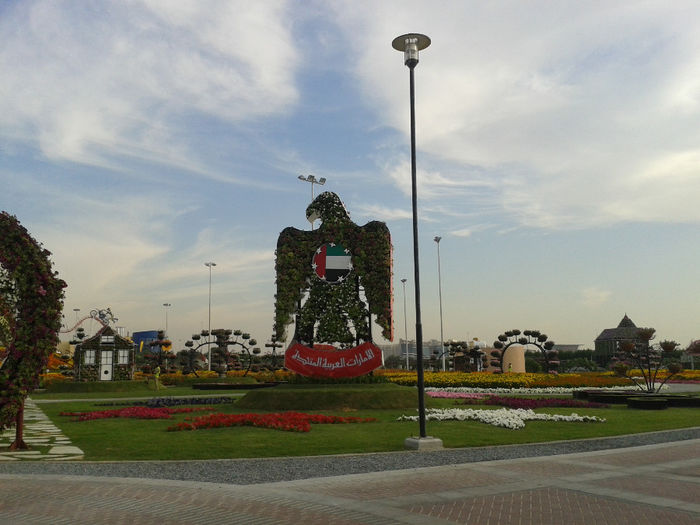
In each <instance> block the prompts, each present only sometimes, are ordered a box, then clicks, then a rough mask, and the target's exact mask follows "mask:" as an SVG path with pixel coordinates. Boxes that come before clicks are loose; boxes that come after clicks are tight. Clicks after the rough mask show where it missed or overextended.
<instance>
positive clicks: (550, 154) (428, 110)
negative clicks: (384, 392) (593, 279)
mask: <svg viewBox="0 0 700 525" xmlns="http://www.w3.org/2000/svg"><path fill="white" fill-rule="evenodd" d="M360 5H361V6H362V7H358V8H355V9H353V10H352V11H351V12H350V10H345V9H337V11H338V12H337V15H336V16H337V20H338V23H339V25H340V26H341V28H342V29H343V30H344V31H345V34H346V36H347V38H348V39H351V38H352V35H356V34H363V35H365V37H364V38H363V45H362V46H360V47H358V48H357V50H358V51H359V53H360V56H359V58H358V60H357V61H356V64H357V66H356V69H355V72H356V74H357V76H358V77H359V79H360V81H361V82H362V85H363V86H364V92H365V93H366V95H367V97H368V99H369V100H371V101H372V102H373V104H374V106H375V108H376V110H377V112H378V114H379V116H378V119H379V120H381V121H384V122H389V123H390V125H391V126H392V127H393V128H395V129H396V130H398V131H399V132H401V133H402V134H404V135H407V134H408V131H409V126H408V82H407V76H408V75H407V68H405V67H404V66H402V59H401V56H400V54H399V53H397V52H396V51H394V50H392V49H391V48H390V42H391V40H392V39H393V38H394V37H395V36H397V35H399V34H401V33H405V32H406V28H416V29H418V30H420V31H421V32H425V33H426V34H428V35H429V36H430V37H431V38H432V45H431V46H430V47H429V48H428V49H426V50H424V51H423V52H421V62H420V64H419V65H418V67H417V68H416V111H417V144H418V148H419V154H420V153H423V154H422V155H420V159H419V179H420V178H421V176H420V172H421V171H423V172H425V173H432V172H434V171H436V170H435V169H434V166H435V163H436V162H437V161H438V159H441V161H440V169H439V173H449V171H450V170H449V168H448V169H445V165H448V166H450V165H451V166H452V167H453V168H455V169H457V170H459V171H460V176H461V177H465V178H462V179H456V180H468V177H471V176H472V173H470V172H465V171H464V170H463V167H464V166H465V165H466V166H475V167H476V168H477V169H476V170H473V171H476V172H481V173H486V174H488V175H490V177H491V182H492V183H493V184H494V187H495V188H497V190H496V191H497V193H498V196H499V198H497V199H496V201H497V202H498V203H499V205H500V207H501V208H502V210H503V211H504V212H505V217H504V218H506V219H509V220H512V221H515V222H516V223H519V224H522V225H525V226H530V227H536V228H545V229H572V228H573V229H579V228H590V227H593V228H595V227H599V226H602V225H608V224H611V223H619V222H629V221H643V222H646V221H663V222H668V221H673V222H695V223H697V222H700V208H698V207H697V206H693V202H697V200H698V198H699V197H700V177H699V176H697V170H696V169H695V166H697V164H696V163H695V162H694V160H695V159H696V158H697V157H699V156H700V146H698V144H700V104H699V103H698V101H700V92H698V89H697V87H698V86H700V80H698V79H700V76H698V75H697V68H696V67H695V65H696V64H698V63H700V31H698V26H697V20H698V17H697V16H696V15H698V13H697V6H696V5H695V4H693V3H688V2H679V3H674V4H673V5H672V6H671V5H669V4H668V3H665V2H647V3H645V4H643V5H639V4H638V3H624V2H623V3H619V2H618V3H613V4H606V5H604V6H603V5H601V4H590V3H586V2H584V3H578V4H559V5H548V6H547V8H546V9H537V10H534V9H533V7H532V6H531V5H529V4H523V3H522V2H506V3H499V4H474V3H471V2H470V3H462V4H455V3H449V4H446V3H438V4H430V5H428V4H424V3H423V4H422V3H418V2H415V3H412V2H408V3H405V2H403V3H401V8H400V9H398V8H397V4H395V3H392V2H383V3H381V4H376V3H361V4H360ZM415 20H420V24H419V27H417V26H416V24H415ZM426 153H427V154H426ZM460 167H462V169H461V170H460ZM404 170H405V166H403V165H401V164H400V163H397V164H396V167H395V168H393V169H389V170H387V171H388V172H389V174H390V176H392V178H394V180H396V184H397V186H398V187H399V188H400V189H401V190H402V191H403V192H404V193H405V192H406V191H407V183H406V179H405V177H398V176H396V173H402V174H403V173H404ZM651 173H653V174H654V177H653V178H654V180H649V177H650V174H651ZM435 180H436V184H434V185H432V184H431V185H427V187H425V188H423V187H421V190H422V191H421V193H420V194H421V196H422V197H424V198H426V199H444V198H446V197H449V196H451V195H453V192H454V188H452V187H451V186H450V185H449V184H441V183H440V180H439V178H437V177H436V179H435ZM453 180H455V179H454V178H453ZM492 202H493V201H489V202H488V205H489V206H490V205H491V204H492ZM477 204H480V202H478V201H477ZM679 210H681V211H680V212H679Z"/></svg>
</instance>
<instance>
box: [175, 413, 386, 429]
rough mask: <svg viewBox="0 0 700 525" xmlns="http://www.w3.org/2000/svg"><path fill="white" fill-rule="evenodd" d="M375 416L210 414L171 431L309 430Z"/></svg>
mask: <svg viewBox="0 0 700 525" xmlns="http://www.w3.org/2000/svg"><path fill="white" fill-rule="evenodd" d="M371 421H376V419H375V418H360V417H340V416H325V415H322V414H304V413H302V412H278V413H273V414H209V415H206V416H200V417H197V418H195V419H194V420H191V421H184V422H182V423H178V424H176V425H173V426H171V427H168V430H169V431H178V430H200V429H207V428H223V427H235V426H253V427H261V428H271V429H275V430H286V431H289V432H309V431H310V430H311V424H312V423H315V424H339V423H368V422H371Z"/></svg>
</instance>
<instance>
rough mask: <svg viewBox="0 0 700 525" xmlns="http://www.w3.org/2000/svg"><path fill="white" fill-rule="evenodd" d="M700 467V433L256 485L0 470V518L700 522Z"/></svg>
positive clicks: (487, 524) (162, 524)
mask: <svg viewBox="0 0 700 525" xmlns="http://www.w3.org/2000/svg"><path fill="white" fill-rule="evenodd" d="M416 454H420V452H416ZM635 459H640V460H639V461H635ZM699 473H700V439H695V440H690V441H683V442H672V443H663V444H655V445H645V446H640V447H634V448H627V449H617V450H606V451H596V452H585V453H578V454H568V455H557V456H547V457H536V458H523V459H511V460H499V461H483V462H476V463H465V464H460V465H448V466H439V467H425V468H416V469H408V470H396V471H388V472H373V473H366V474H351V475H342V476H334V477H325V478H312V479H304V480H296V481H283V482H276V483H261V484H257V485H234V484H217V483H202V482H192V481H172V480H155V479H136V478H107V477H91V476H56V475H53V476H51V475H41V474H34V475H32V474H0V491H2V494H3V496H2V497H1V498H0V523H11V524H13V525H14V524H19V525H22V524H42V523H51V524H62V523H66V524H67V523H70V524H83V523H84V524H88V523H89V524H115V523H116V524H121V523H123V524H128V525H141V524H151V523H152V524H157V525H166V524H185V523H186V524H189V525H198V524H211V523H241V524H286V523H294V524H299V523H301V524H303V525H315V524H325V523H336V524H395V523H408V524H437V525H439V524H448V523H449V524H454V523H469V524H477V525H496V524H498V525H500V524H521V525H527V524H533V525H534V524H540V525H547V524H552V525H554V524H557V525H559V524H563V523H566V524H567V525H578V524H581V525H583V524H585V525H591V524H606V525H607V524H632V523H633V524H635V525H644V524H650V525H652V524H653V525H660V524H666V523H673V524H674V525H685V524H700V498H699V497H698V496H697V495H698V494H700V475H698V474H699Z"/></svg>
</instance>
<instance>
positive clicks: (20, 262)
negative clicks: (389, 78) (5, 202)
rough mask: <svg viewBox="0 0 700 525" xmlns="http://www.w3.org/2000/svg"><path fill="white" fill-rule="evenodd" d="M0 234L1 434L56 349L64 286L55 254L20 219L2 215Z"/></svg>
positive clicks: (11, 421) (5, 214)
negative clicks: (4, 334) (0, 327)
mask: <svg viewBox="0 0 700 525" xmlns="http://www.w3.org/2000/svg"><path fill="white" fill-rule="evenodd" d="M0 232H2V233H1V234H0V267H1V269H0V317H2V318H4V319H5V321H6V323H7V327H8V331H9V341H7V348H6V350H7V358H6V359H5V361H4V363H3V364H2V366H1V367H0V430H1V429H2V428H3V427H6V426H10V425H13V424H14V423H15V421H16V419H17V414H18V413H19V410H20V409H21V407H22V406H23V403H24V398H25V397H26V396H27V395H28V394H29V393H30V392H31V391H32V390H34V389H35V388H36V387H37V385H38V383H39V374H40V373H41V372H42V370H44V369H45V368H46V362H47V359H48V357H49V355H50V354H51V352H53V350H54V349H55V348H56V344H57V343H58V331H59V329H60V328H61V310H62V309H63V288H65V286H66V283H65V282H63V281H62V280H61V279H59V278H58V274H56V273H55V272H54V271H53V269H52V265H51V261H50V260H49V255H51V252H49V251H48V250H45V249H43V248H42V247H41V245H40V244H39V243H38V242H37V241H36V240H34V239H33V238H32V237H31V235H29V232H27V230H26V229H25V228H24V227H23V226H22V225H21V224H20V223H19V221H18V220H17V218H16V217H13V216H12V215H10V214H8V213H6V212H2V213H0ZM18 428H19V426H18ZM18 439H19V438H18Z"/></svg>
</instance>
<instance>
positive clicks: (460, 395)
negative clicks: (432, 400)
mask: <svg viewBox="0 0 700 525" xmlns="http://www.w3.org/2000/svg"><path fill="white" fill-rule="evenodd" d="M425 393H426V394H427V395H429V396H430V397H436V398H441V399H484V398H485V397H486V396H487V395H488V394H473V393H466V392H441V391H437V390H427V391H426V392H425Z"/></svg>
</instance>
